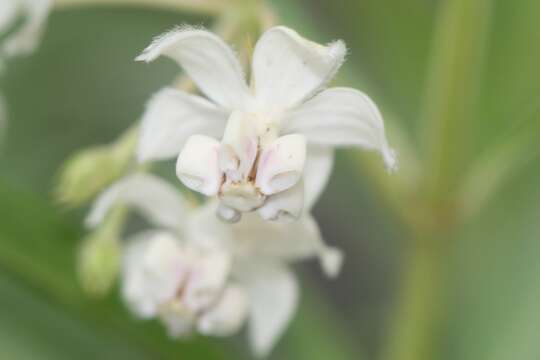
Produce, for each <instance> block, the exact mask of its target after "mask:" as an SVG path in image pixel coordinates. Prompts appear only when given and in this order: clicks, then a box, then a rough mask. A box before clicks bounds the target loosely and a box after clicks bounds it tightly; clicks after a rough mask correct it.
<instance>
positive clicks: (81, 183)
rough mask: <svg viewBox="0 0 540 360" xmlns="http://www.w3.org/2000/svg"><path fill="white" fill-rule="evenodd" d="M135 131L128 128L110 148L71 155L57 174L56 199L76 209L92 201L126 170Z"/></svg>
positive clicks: (103, 147) (131, 155) (102, 147)
mask: <svg viewBox="0 0 540 360" xmlns="http://www.w3.org/2000/svg"><path fill="white" fill-rule="evenodd" d="M136 135H137V131H135V130H134V129H131V130H130V131H128V132H127V133H126V134H124V135H123V136H121V137H120V138H119V139H118V140H117V141H116V142H115V143H113V144H111V145H105V146H99V147H93V148H89V149H85V150H82V151H79V152H77V153H75V154H74V155H73V156H72V157H71V158H69V159H68V160H67V161H66V162H65V164H64V166H63V169H62V171H61V173H60V177H59V182H58V185H57V188H56V197H57V199H58V200H59V201H60V202H61V203H63V204H66V205H68V206H79V205H82V204H84V203H86V202H87V201H89V200H91V199H92V198H94V197H95V196H96V195H97V194H98V193H99V192H101V191H102V190H103V189H105V188H106V187H107V186H108V185H110V184H111V183H112V182H114V181H115V180H117V179H119V178H120V177H121V176H122V175H123V174H124V173H125V172H126V171H127V170H128V167H129V165H130V163H131V161H132V159H133V153H134V149H135V142H136Z"/></svg>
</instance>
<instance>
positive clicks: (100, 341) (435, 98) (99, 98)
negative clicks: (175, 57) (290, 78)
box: [0, 0, 540, 360]
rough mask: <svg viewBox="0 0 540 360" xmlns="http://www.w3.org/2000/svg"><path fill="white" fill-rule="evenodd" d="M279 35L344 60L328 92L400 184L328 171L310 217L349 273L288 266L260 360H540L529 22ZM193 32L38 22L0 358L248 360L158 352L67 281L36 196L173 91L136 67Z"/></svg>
mask: <svg viewBox="0 0 540 360" xmlns="http://www.w3.org/2000/svg"><path fill="white" fill-rule="evenodd" d="M270 3H271V4H272V6H274V7H275V9H276V11H277V13H278V14H279V15H280V19H281V21H280V22H281V23H283V24H285V25H288V26H290V27H293V28H295V29H296V30H298V31H299V32H300V33H302V34H304V35H305V36H307V37H309V38H312V39H315V40H316V41H318V42H326V41H330V40H333V39H336V38H341V39H344V40H345V41H346V43H347V45H348V47H349V49H350V54H349V56H348V59H347V62H346V64H345V66H344V67H343V69H342V71H341V72H340V75H339V77H338V79H337V80H336V84H339V85H346V86H354V87H356V88H359V89H362V90H363V91H365V92H366V93H368V94H370V95H371V96H372V98H373V99H374V100H375V101H376V102H377V103H378V104H379V105H380V107H381V109H382V112H383V114H384V115H385V118H386V119H387V124H388V125H387V126H388V132H389V138H390V142H391V143H392V144H393V145H394V146H395V147H396V148H397V150H398V152H399V154H400V158H401V170H400V171H399V172H397V173H395V174H392V175H386V174H385V173H384V171H383V169H382V165H381V164H380V161H379V159H378V158H377V157H376V155H374V154H367V155H365V154H362V155H359V154H358V152H356V151H352V150H340V151H338V153H337V163H336V168H335V172H334V174H333V176H332V179H331V181H330V183H329V186H328V188H327V191H326V192H325V194H324V196H323V197H322V199H321V200H320V202H319V204H318V205H317V207H316V209H315V214H316V217H317V218H318V219H319V220H320V223H321V227H322V231H323V234H324V236H325V238H326V239H327V241H328V242H330V243H332V244H334V245H337V246H339V247H342V248H343V249H344V250H345V252H346V262H345V266H344V269H343V272H342V275H341V276H340V277H339V278H338V279H337V280H335V281H329V280H327V279H324V278H323V277H322V276H321V274H320V270H319V269H318V267H317V265H316V264H314V263H313V264H300V265H299V266H298V267H297V268H298V271H299V273H300V276H301V279H302V281H301V283H302V290H303V292H302V300H301V305H300V308H299V312H298V314H297V315H296V316H295V318H294V320H293V322H292V324H291V326H290V328H289V329H288V330H287V332H286V333H285V335H284V337H283V339H282V341H280V343H279V344H278V346H277V348H276V349H275V351H274V352H273V354H272V356H271V359H295V360H302V359H306V360H318V359H321V360H327V359H332V360H334V359H335V360H340V359H352V360H356V359H359V360H362V359H366V360H372V359H387V360H439V359H440V360H529V359H530V360H537V359H540V341H538V340H539V338H540V261H538V258H539V256H540V186H539V185H540V156H539V154H540V144H539V142H538V140H537V138H538V136H539V135H540V71H539V64H540V25H539V24H540V2H538V1H537V0H514V1H508V0H439V1H436V0H348V1H347V0H333V1H323V0H320V1H317V0H300V1H291V0H276V1H271V2H270ZM186 22H187V23H192V24H193V23H195V24H204V25H207V26H211V24H212V23H211V21H210V20H209V19H208V18H204V17H196V16H193V15H189V14H183V13H176V12H170V11H169V12H167V11H155V10H150V9H148V8H136V7H135V8H134V7H110V6H101V7H89V8H79V9H69V10H62V11H55V12H54V13H53V14H52V16H51V17H50V21H49V25H48V27H47V30H46V34H45V37H44V39H43V42H42V45H41V47H40V49H39V51H38V52H36V53H35V54H34V55H32V56H30V57H27V58H18V59H16V60H13V61H10V62H9V63H8V71H7V73H6V74H5V76H3V77H2V78H1V79H0V82H1V83H0V88H1V89H3V92H4V94H5V96H6V99H7V104H8V107H9V115H10V119H9V124H8V129H7V130H8V132H7V135H6V136H5V139H4V141H3V143H2V144H1V145H0V146H1V148H0V166H1V167H0V358H2V359H55V360H58V359H249V358H250V354H249V351H248V347H247V342H246V341H245V338H244V337H243V336H242V335H240V336H237V337H235V338H234V339H226V340H214V339H203V338H196V339H194V340H193V341H190V342H175V341H171V340H169V339H168V338H167V337H166V336H165V333H164V331H163V329H162V328H161V327H160V326H159V324H157V323H153V322H140V321H137V320H135V319H134V318H133V317H132V316H131V315H130V314H129V313H128V312H127V310H126V309H125V308H124V306H123V305H122V303H121V301H120V300H119V296H118V293H117V291H114V292H113V293H112V294H110V295H109V296H108V297H107V298H105V299H99V300H96V299H91V298H88V297H87V296H85V295H84V294H83V292H82V290H81V288H80V286H79V284H78V282H77V279H76V271H75V269H76V264H75V261H76V252H77V247H78V244H79V240H80V239H81V238H82V236H83V235H84V229H82V226H81V219H82V217H83V215H84V211H83V210H81V211H66V210H64V209H62V207H61V206H59V205H58V204H56V203H55V201H54V198H53V196H52V190H53V188H54V186H55V182H56V180H57V175H58V171H59V168H60V167H61V164H62V163H63V161H65V159H66V158H67V157H68V156H69V155H70V154H71V153H72V152H73V151H75V150H77V149H80V148H82V147H86V146H91V145H95V144H102V143H107V142H110V141H112V140H114V139H115V138H116V137H117V136H118V135H119V134H121V133H122V131H123V130H124V129H126V128H127V127H128V126H129V125H131V124H132V123H133V122H134V121H135V120H137V118H138V116H139V115H140V114H141V112H142V110H143V107H144V103H145V101H146V100H147V99H148V97H149V95H150V94H152V93H153V92H154V91H156V90H157V89H159V88H160V87H162V86H163V85H165V84H168V83H170V82H171V79H173V77H174V76H175V74H176V73H177V68H176V66H175V65H173V64H172V63H171V62H167V61H159V62H157V63H155V64H153V65H152V66H146V65H144V64H140V63H135V62H134V61H133V59H134V57H135V56H136V55H137V54H138V53H139V52H140V50H141V49H143V48H144V47H145V45H147V43H148V42H149V40H150V39H151V38H152V37H153V36H154V35H156V34H159V33H161V32H163V31H165V30H167V29H169V28H171V27H173V26H174V25H177V24H181V23H186Z"/></svg>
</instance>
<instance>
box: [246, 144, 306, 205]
mask: <svg viewBox="0 0 540 360" xmlns="http://www.w3.org/2000/svg"><path fill="white" fill-rule="evenodd" d="M305 161H306V140H305V139H304V137H303V136H302V135H298V134H291V135H285V136H282V137H280V138H278V139H276V140H275V141H274V142H273V143H271V144H270V145H269V146H268V147H267V148H266V149H264V150H263V152H262V154H261V158H260V160H259V165H258V168H257V178H256V181H255V183H256V185H257V186H258V187H259V189H260V190H261V192H262V193H263V194H266V195H272V194H275V193H278V192H281V191H285V190H287V189H289V188H291V187H293V186H294V185H295V184H296V183H297V182H298V181H299V180H300V179H301V178H302V172H303V170H304V164H305Z"/></svg>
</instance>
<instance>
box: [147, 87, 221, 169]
mask: <svg viewBox="0 0 540 360" xmlns="http://www.w3.org/2000/svg"><path fill="white" fill-rule="evenodd" d="M226 120H227V112H225V111H224V110H222V109H219V108H218V107H216V106H215V105H214V104H212V103H210V102H209V101H207V100H205V99H204V98H202V97H200V96H195V95H190V94H188V93H186V92H183V91H179V90H176V89H173V88H165V89H162V90H160V91H159V92H158V93H156V94H155V95H154V96H153V97H152V99H150V101H149V102H148V104H147V105H146V111H145V112H144V114H143V118H142V122H141V130H140V131H141V133H140V139H139V144H138V148H137V158H138V160H139V161H140V162H143V161H151V160H165V159H169V158H174V157H177V156H178V154H180V151H181V150H182V148H183V147H184V145H185V143H186V141H187V139H188V138H189V137H190V136H191V135H196V134H200V135H207V136H212V137H221V135H222V134H223V130H224V129H225V124H226Z"/></svg>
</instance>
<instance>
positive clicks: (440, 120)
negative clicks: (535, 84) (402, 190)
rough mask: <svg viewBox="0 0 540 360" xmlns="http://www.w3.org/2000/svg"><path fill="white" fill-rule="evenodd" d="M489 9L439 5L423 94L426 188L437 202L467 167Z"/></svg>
mask: <svg viewBox="0 0 540 360" xmlns="http://www.w3.org/2000/svg"><path fill="white" fill-rule="evenodd" d="M490 8H491V0H475V1H470V0H447V1H445V2H443V3H442V5H441V12H440V18H439V21H438V23H437V24H438V25H437V28H436V30H435V31H436V32H435V37H434V42H433V57H432V66H431V75H430V77H429V82H428V86H427V89H426V94H425V98H424V105H425V109H424V110H425V111H424V124H425V125H424V127H425V129H426V133H425V145H426V150H427V153H428V167H427V176H426V179H427V180H428V181H427V182H428V183H427V190H428V196H430V197H432V198H433V199H434V200H436V201H437V200H442V199H441V198H442V197H445V196H447V195H451V192H452V191H454V190H455V187H456V184H457V183H458V181H459V179H460V176H461V174H462V173H463V170H464V169H465V167H466V166H467V160H468V157H467V155H468V143H469V139H468V134H469V131H468V129H469V124H470V123H471V121H472V120H473V119H474V116H475V111H474V108H475V106H474V105H475V102H476V99H477V95H478V90H479V82H480V80H481V74H482V60H483V55H484V50H485V45H486V37H487V33H488V29H489V26H488V25H489V17H490Z"/></svg>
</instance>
